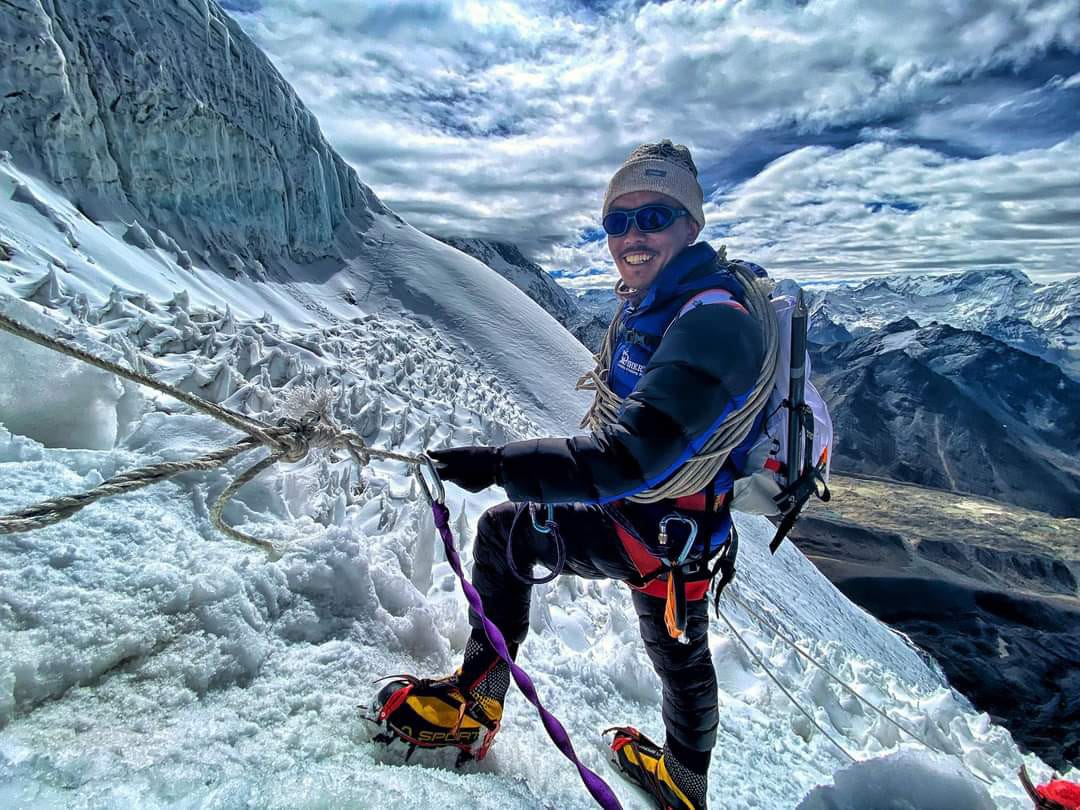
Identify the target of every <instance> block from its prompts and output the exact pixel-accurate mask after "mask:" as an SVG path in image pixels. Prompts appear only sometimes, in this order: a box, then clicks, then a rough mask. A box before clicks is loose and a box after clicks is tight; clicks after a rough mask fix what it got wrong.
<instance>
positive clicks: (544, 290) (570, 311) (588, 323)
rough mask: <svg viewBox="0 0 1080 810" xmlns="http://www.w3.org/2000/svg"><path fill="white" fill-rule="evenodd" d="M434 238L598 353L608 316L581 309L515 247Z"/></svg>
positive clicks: (574, 299) (450, 238) (485, 241)
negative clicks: (519, 293) (475, 263)
mask: <svg viewBox="0 0 1080 810" xmlns="http://www.w3.org/2000/svg"><path fill="white" fill-rule="evenodd" d="M436 238H438V239H440V241H442V242H445V243H446V244H448V245H450V246H451V247H454V248H457V249H458V250H460V251H461V252H462V253H466V254H468V255H469V256H472V257H473V258H474V259H479V260H480V261H482V262H483V263H484V264H486V265H487V266H488V267H490V268H491V269H492V270H494V271H495V272H496V273H498V274H499V275H500V276H502V277H503V278H505V279H506V280H507V281H509V282H510V283H511V284H513V285H514V286H515V287H517V288H518V289H519V290H521V291H522V292H524V293H525V294H526V295H527V296H529V298H531V299H532V300H533V301H535V302H536V303H538V304H539V305H540V306H542V307H543V308H544V309H546V310H547V311H548V313H549V314H550V315H551V316H552V317H554V318H555V320H557V321H558V322H559V323H561V324H562V325H563V326H565V327H566V329H567V330H568V331H569V332H570V334H572V335H573V336H574V337H576V338H577V339H578V340H580V341H581V342H582V344H583V345H584V346H585V347H586V348H587V349H589V350H590V351H593V352H597V351H599V350H600V343H601V341H603V339H604V334H605V333H606V332H607V327H608V322H609V321H610V320H611V314H610V312H609V313H608V314H607V316H605V315H604V314H603V313H599V312H593V311H591V310H589V309H587V308H585V307H582V306H581V304H580V300H579V299H577V298H576V297H575V296H573V295H571V294H570V293H569V292H567V291H566V290H564V289H563V288H562V287H560V286H559V284H558V282H557V281H555V279H553V278H552V277H551V276H550V275H549V274H548V273H547V272H546V271H545V270H544V268H542V267H541V266H540V265H538V264H536V262H532V261H529V259H527V258H526V257H525V256H524V255H523V254H522V252H521V250H520V249H519V248H518V246H517V245H512V244H510V243H509V242H495V241H491V240H486V239H464V238H460V237H436Z"/></svg>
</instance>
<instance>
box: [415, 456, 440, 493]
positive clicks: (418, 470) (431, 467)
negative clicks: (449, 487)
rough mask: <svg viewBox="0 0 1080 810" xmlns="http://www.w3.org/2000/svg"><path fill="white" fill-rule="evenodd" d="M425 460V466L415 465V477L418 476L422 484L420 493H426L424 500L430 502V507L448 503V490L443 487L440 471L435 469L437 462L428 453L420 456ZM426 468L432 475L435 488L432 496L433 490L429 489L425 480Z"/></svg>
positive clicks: (417, 478)
mask: <svg viewBox="0 0 1080 810" xmlns="http://www.w3.org/2000/svg"><path fill="white" fill-rule="evenodd" d="M420 458H421V459H423V466H421V465H420V464H414V465H413V475H415V476H416V480H417V481H419V482H420V491H421V492H422V493H424V499H425V500H426V501H427V502H428V506H431V505H432V504H434V503H445V502H446V489H445V487H443V482H442V479H441V478H440V477H439V472H438V470H436V469H435V462H434V461H432V460H431V456H429V455H428V454H427V453H423V454H422V455H421V456H420ZM424 467H426V468H427V471H428V472H429V473H431V480H432V481H433V484H432V486H434V487H435V495H434V496H433V495H432V494H431V489H430V488H429V487H428V483H427V480H426V479H425V478H424Z"/></svg>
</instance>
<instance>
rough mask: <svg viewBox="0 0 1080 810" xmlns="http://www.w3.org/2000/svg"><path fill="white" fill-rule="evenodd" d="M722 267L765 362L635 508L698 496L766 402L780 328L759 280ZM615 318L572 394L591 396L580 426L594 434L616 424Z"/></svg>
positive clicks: (739, 268) (618, 400) (726, 264)
mask: <svg viewBox="0 0 1080 810" xmlns="http://www.w3.org/2000/svg"><path fill="white" fill-rule="evenodd" d="M722 255H723V254H720V256H719V257H718V262H723V265H722V266H723V267H724V269H726V270H727V271H728V272H730V273H731V274H732V275H734V276H735V277H736V278H737V279H738V280H739V283H740V284H741V285H742V287H743V290H744V292H745V301H744V302H743V303H744V304H745V306H746V309H747V311H748V312H749V313H750V315H751V317H753V318H754V320H755V321H756V322H757V323H758V325H759V327H760V328H761V337H762V344H763V345H764V346H765V362H764V363H763V364H762V366H761V372H760V373H759V374H758V377H757V380H756V381H755V382H754V387H753V389H752V391H751V393H750V396H749V397H748V398H747V400H746V402H745V403H743V406H742V407H741V408H738V409H736V410H735V411H733V412H732V413H731V415H730V416H728V418H727V419H725V420H724V421H723V423H721V425H720V427H719V428H718V429H717V430H716V432H715V433H714V434H713V435H712V436H710V437H709V440H708V441H707V442H706V443H705V445H704V446H703V447H702V448H701V451H700V452H699V453H698V454H697V455H695V456H692V457H691V458H690V459H689V460H688V461H686V462H685V463H684V464H683V465H682V466H681V467H680V468H679V469H678V470H676V471H675V473H674V474H672V475H671V477H670V478H668V479H667V480H666V481H664V482H663V483H662V484H660V485H659V486H656V487H653V488H652V489H647V490H645V491H644V492H639V493H638V494H637V495H632V496H631V497H630V498H629V500H631V501H637V502H638V503H654V502H656V501H661V500H665V499H667V498H681V497H682V496H684V495H692V494H694V493H695V492H700V491H701V490H703V489H705V487H706V486H708V484H709V482H710V481H712V480H713V478H715V477H716V474H717V473H718V472H719V471H720V468H721V467H723V466H724V462H726V461H727V458H728V455H729V454H730V453H731V451H732V450H734V449H735V448H736V447H738V446H739V445H740V444H741V443H742V441H743V440H744V439H745V438H746V437H747V436H748V435H749V434H750V431H751V430H752V429H753V426H754V420H755V419H756V418H757V416H758V414H759V413H760V412H761V410H762V409H763V408H764V407H765V405H766V404H767V403H768V401H769V395H770V394H771V393H772V387H773V377H774V376H775V375H776V363H777V358H778V356H779V345H780V329H779V326H778V325H777V322H776V315H775V314H774V312H773V307H772V303H771V302H770V301H769V296H768V294H767V293H766V290H765V287H764V286H763V284H762V280H761V279H759V278H758V277H757V276H755V275H754V274H753V273H752V272H750V271H749V270H747V269H746V268H745V267H743V266H742V265H740V264H738V263H736V262H727V261H725V260H724V259H722V258H721V257H722ZM618 330H619V315H618V313H617V314H616V315H615V317H613V318H612V319H611V323H610V324H609V325H608V330H607V334H606V335H605V336H604V343H603V345H602V346H601V348H600V353H599V354H597V355H596V367H595V368H594V369H593V370H592V371H590V372H588V373H586V374H585V375H584V376H583V377H582V378H581V379H580V380H578V383H577V386H576V388H577V390H579V391H581V390H584V391H594V392H595V394H594V396H593V402H592V405H591V406H590V407H589V410H588V411H587V412H586V414H585V418H584V419H582V421H581V427H583V428H585V427H587V428H589V429H591V430H597V429H599V428H601V427H603V426H604V425H610V424H613V423H615V422H617V421H618V419H619V411H620V409H621V408H622V403H623V400H622V397H620V396H619V395H618V394H616V393H615V392H614V391H612V390H611V388H610V387H609V386H608V385H607V379H608V372H609V371H610V370H611V359H612V354H613V353H614V350H615V342H616V340H617V338H618Z"/></svg>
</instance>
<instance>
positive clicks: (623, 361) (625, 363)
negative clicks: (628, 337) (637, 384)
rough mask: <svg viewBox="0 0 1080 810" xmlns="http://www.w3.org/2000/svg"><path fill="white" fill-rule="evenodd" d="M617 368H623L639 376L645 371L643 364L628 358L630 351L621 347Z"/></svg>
mask: <svg viewBox="0 0 1080 810" xmlns="http://www.w3.org/2000/svg"><path fill="white" fill-rule="evenodd" d="M619 368H621V369H623V370H624V371H629V372H630V373H631V374H633V375H634V376H637V377H640V376H641V375H642V374H644V373H645V364H644V363H635V362H634V361H633V360H632V359H630V352H629V351H627V350H626V349H623V350H622V354H621V355H619Z"/></svg>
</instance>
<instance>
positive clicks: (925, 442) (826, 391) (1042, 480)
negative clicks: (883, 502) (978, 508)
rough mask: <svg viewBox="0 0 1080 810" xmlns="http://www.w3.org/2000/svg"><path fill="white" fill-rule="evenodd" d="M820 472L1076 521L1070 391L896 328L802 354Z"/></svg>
mask: <svg viewBox="0 0 1080 810" xmlns="http://www.w3.org/2000/svg"><path fill="white" fill-rule="evenodd" d="M812 357H813V370H814V382H815V384H816V385H817V387H818V390H820V391H821V393H822V395H823V396H824V397H825V399H826V401H827V402H828V403H829V408H830V411H831V414H832V419H833V424H834V427H835V429H836V435H837V441H836V453H835V455H834V456H833V462H832V466H833V469H834V470H836V471H838V472H853V473H863V474H870V475H880V476H884V477H886V478H891V479H896V480H900V481H909V482H911V483H916V484H923V485H925V486H929V487H935V488H939V489H946V490H954V491H958V492H972V493H976V494H981V495H987V496H990V497H993V498H999V499H1002V500H1005V501H1008V502H1010V503H1015V504H1018V505H1021V506H1026V507H1029V508H1032V509H1038V510H1042V511H1046V512H1050V513H1052V514H1057V515H1062V516H1072V517H1075V516H1078V515H1080V464H1078V463H1077V461H1076V459H1077V457H1078V456H1080V383H1077V382H1076V381H1074V380H1072V379H1071V378H1069V377H1068V376H1066V375H1065V374H1064V373H1063V372H1062V370H1061V369H1060V368H1059V367H1058V366H1056V365H1054V364H1052V363H1050V362H1047V361H1045V360H1042V359H1041V358H1039V357H1036V356H1034V355H1031V354H1028V353H1026V352H1023V351H1021V350H1019V349H1016V348H1014V347H1012V346H1010V345H1007V344H1006V343H1003V342H1001V341H1000V340H997V339H996V338H993V337H990V336H988V335H985V334H983V333H981V332H978V331H974V330H961V329H956V328H953V327H951V326H947V325H943V324H934V325H930V326H923V327H920V326H919V325H918V324H917V323H916V322H915V321H914V320H912V319H910V318H904V319H902V320H899V321H897V322H895V323H892V324H889V325H887V326H885V327H883V328H880V329H876V330H873V331H870V332H864V334H863V335H862V336H860V337H857V338H854V339H852V340H849V341H847V342H844V343H833V344H831V345H829V346H825V347H821V348H818V349H817V350H815V351H813V352H812Z"/></svg>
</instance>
